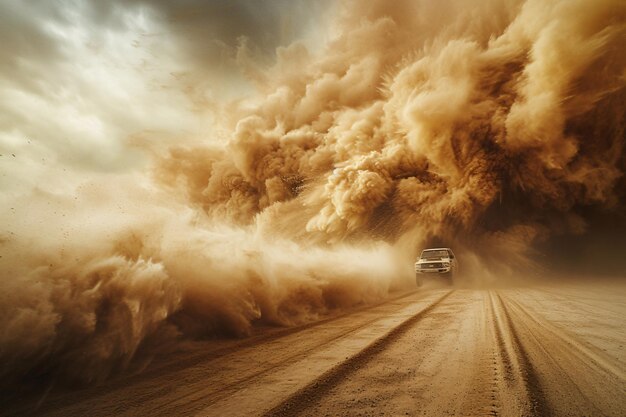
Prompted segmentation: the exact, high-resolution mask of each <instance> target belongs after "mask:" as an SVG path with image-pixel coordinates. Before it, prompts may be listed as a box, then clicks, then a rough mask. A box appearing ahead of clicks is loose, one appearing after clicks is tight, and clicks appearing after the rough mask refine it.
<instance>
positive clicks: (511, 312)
mask: <svg viewBox="0 0 626 417" xmlns="http://www.w3.org/2000/svg"><path fill="white" fill-rule="evenodd" d="M625 317H626V285H625V284H616V283H602V284H594V285H591V284H585V285H583V284H578V285H573V284H569V285H556V284H554V285H544V286H535V287H517V288H500V289H453V288H440V289H430V290H420V291H415V292H410V293H407V294H401V295H398V296H397V297H395V298H393V299H391V300H390V301H388V302H385V303H381V304H379V305H376V306H370V307H367V308H362V309H359V310H356V311H353V312H351V313H350V314H344V315H341V316H337V317H333V318H329V319H326V320H323V321H320V322H318V323H314V324H310V325H306V326H302V327H299V328H293V329H282V330H273V331H266V332H262V333H260V334H258V335H256V336H254V337H252V338H249V339H246V340H238V341H222V342H210V343H200V344H196V345H192V346H191V347H190V348H188V349H186V350H185V351H183V352H179V353H176V354H173V355H171V357H169V358H167V360H165V359H162V360H160V361H158V362H156V363H154V364H153V365H151V367H150V368H148V369H147V370H146V371H145V372H144V373H142V374H140V375H136V376H133V377H125V378H118V379H116V380H113V381H110V382H109V383H107V384H104V385H102V386H99V387H91V388H87V389H82V390H76V391H73V392H56V393H55V392H52V393H50V394H49V395H47V396H46V397H45V398H44V399H43V401H40V402H41V404H40V405H39V406H38V408H36V406H37V402H38V400H36V399H35V400H33V399H31V400H28V401H25V400H19V401H12V402H11V403H10V404H5V405H4V406H3V407H2V411H0V415H50V416H85V415H89V416H112V415H115V416H188V415H189V416H242V415H276V416H288V415H302V416H338V415H341V416H397V415H400V416H403V415H408V416H481V415H485V416H550V415H553V416H624V415H626V349H625V346H626V325H625V320H624V318H625ZM40 400H41V399H40Z"/></svg>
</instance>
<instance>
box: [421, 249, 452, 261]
mask: <svg viewBox="0 0 626 417" xmlns="http://www.w3.org/2000/svg"><path fill="white" fill-rule="evenodd" d="M447 257H448V251H447V250H444V249H441V250H425V251H423V252H422V258H425V259H430V258H447Z"/></svg>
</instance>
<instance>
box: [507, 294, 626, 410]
mask: <svg viewBox="0 0 626 417" xmlns="http://www.w3.org/2000/svg"><path fill="white" fill-rule="evenodd" d="M513 295H514V293H513ZM498 298H500V296H498ZM502 299H503V300H504V301H502V303H503V306H506V308H505V310H504V311H505V314H506V316H507V317H508V319H507V320H508V322H509V324H510V326H511V330H512V335H513V336H514V338H515V339H517V343H518V344H519V346H520V347H521V350H520V352H521V353H522V355H521V358H522V359H523V361H524V362H526V363H528V364H529V367H528V368H527V370H528V371H530V372H529V373H528V374H527V375H528V376H527V378H526V380H527V382H528V387H529V388H531V389H530V393H531V395H533V394H535V395H536V394H540V395H541V396H540V397H535V399H536V400H539V402H538V403H535V404H536V405H539V406H542V408H543V410H542V409H540V408H537V407H535V408H534V411H538V412H540V414H535V415H556V416H561V415H593V416H596V415H598V416H621V415H623V412H624V400H623V398H625V394H626V383H625V379H624V372H623V370H622V369H621V368H620V367H619V364H615V363H613V362H611V360H610V358H608V357H606V356H605V355H603V354H602V353H601V352H599V351H596V350H594V349H592V348H591V347H589V346H587V344H585V343H583V342H580V341H578V340H577V339H576V338H575V337H573V336H570V335H568V334H567V333H566V332H564V331H562V330H560V329H558V328H557V327H555V326H553V325H551V324H550V323H548V322H546V320H544V319H539V318H537V317H536V316H535V315H534V314H533V313H532V312H530V311H529V310H528V309H526V308H525V307H524V306H523V305H522V304H520V303H519V302H517V301H516V300H515V299H514V296H511V295H507V296H503V297H502ZM555 308H558V306H555ZM520 341H521V342H522V343H519V342H520ZM531 398H532V397H531Z"/></svg>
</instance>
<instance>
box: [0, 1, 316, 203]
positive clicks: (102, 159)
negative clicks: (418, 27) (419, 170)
mask: <svg viewBox="0 0 626 417" xmlns="http://www.w3.org/2000/svg"><path fill="white" fill-rule="evenodd" d="M325 4H326V3H324V2H315V3H314V4H313V3H310V2H304V1H295V2H293V1H273V2H266V3H261V2H256V1H209V2H207V1H183V2H175V3H173V2H168V1H130V2H129V1H107V2H100V1H56V0H55V1H35V0H32V1H31V0H28V1H10V0H4V1H2V2H0V16H2V17H0V19H1V23H2V24H1V27H0V32H1V35H2V38H3V39H5V47H3V48H2V51H1V52H0V62H1V64H0V98H1V99H0V106H2V108H1V109H0V112H1V114H2V117H1V119H0V149H1V153H2V157H1V158H2V165H3V172H2V177H1V179H0V181H1V182H0V187H1V188H2V190H3V191H5V192H19V191H20V190H23V187H28V188H30V187H35V186H41V187H43V188H49V189H51V190H54V189H57V188H59V189H64V190H66V189H67V187H73V186H75V184H76V181H77V180H78V181H80V178H84V176H85V175H92V174H98V173H103V172H104V173H108V172H127V171H129V170H133V169H138V168H140V167H141V166H142V154H141V153H140V152H137V151H136V150H134V149H133V146H132V143H133V140H140V138H141V139H145V140H148V141H151V142H153V143H160V142H162V141H174V142H176V141H181V140H190V139H194V138H198V137H203V138H206V137H211V136H214V135H215V133H214V130H215V129H214V128H213V126H212V125H213V124H212V117H214V116H213V115H212V111H211V107H214V106H216V105H217V104H216V103H219V102H220V101H223V100H225V99H229V100H230V99H234V98H241V97H244V96H246V95H248V94H252V93H253V86H252V85H251V83H250V82H249V81H248V80H247V78H246V77H245V76H244V73H243V70H242V68H241V65H240V64H238V63H237V59H238V58H237V55H238V51H242V50H244V49H245V51H246V54H248V55H250V56H253V57H255V58H257V59H258V60H259V61H260V62H263V63H265V64H266V65H270V64H271V62H272V60H273V59H275V58H274V57H275V49H276V48H277V47H278V46H280V45H285V44H289V43H291V42H292V41H293V40H295V39H303V38H306V37H307V36H310V37H312V38H313V37H314V36H316V35H312V34H311V32H312V27H313V25H314V24H315V22H316V21H319V20H321V19H324V18H325V13H327V11H326V9H325V8H324V7H323V6H324V5H325ZM239 53H240V55H241V52H239ZM240 60H241V58H240ZM13 155H15V156H13ZM68 171H70V172H72V173H74V174H75V177H74V178H69V177H71V176H70V175H68V174H67V172H68Z"/></svg>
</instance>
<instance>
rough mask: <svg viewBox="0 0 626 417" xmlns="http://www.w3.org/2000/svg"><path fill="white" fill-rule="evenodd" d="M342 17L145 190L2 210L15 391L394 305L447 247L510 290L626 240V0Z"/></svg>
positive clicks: (397, 8) (138, 176)
mask: <svg viewBox="0 0 626 417" xmlns="http://www.w3.org/2000/svg"><path fill="white" fill-rule="evenodd" d="M153 7H155V9H156V10H157V11H159V13H163V14H167V13H173V12H172V11H171V10H169V9H167V7H168V6H165V5H162V4H155V5H153ZM328 7H329V10H330V11H329V12H328V16H327V18H326V19H320V22H321V23H320V27H316V28H315V30H317V31H319V32H320V33H323V34H324V35H323V36H321V38H323V39H322V40H319V39H318V44H317V45H316V47H315V48H313V47H311V46H310V43H307V42H304V41H299V40H294V41H292V42H290V43H288V44H283V45H279V46H278V47H277V48H276V49H275V50H274V51H273V52H272V55H271V56H272V60H271V62H270V63H268V62H266V61H263V62H258V61H257V60H256V58H257V55H255V51H254V49H253V47H252V46H250V45H249V43H250V42H246V41H241V42H239V43H238V44H237V46H236V49H235V52H234V57H233V60H234V61H235V62H236V64H237V66H238V67H239V69H240V70H241V71H242V73H244V74H245V76H246V79H247V82H248V83H250V85H251V86H252V87H251V89H250V91H249V93H248V94H246V95H245V96H244V97H240V98H236V99H229V100H226V99H224V101H222V102H218V103H217V104H215V103H212V104H211V112H212V115H213V116H212V117H213V119H212V120H213V121H212V123H214V124H215V127H214V131H215V132H219V135H218V134H217V133H216V135H215V137H207V138H201V139H196V140H193V141H184V140H177V141H166V143H165V144H164V143H161V142H158V141H153V142H151V141H150V140H149V134H148V135H147V137H148V139H143V140H141V141H134V142H133V141H129V143H128V144H127V145H126V146H127V147H128V148H131V147H132V148H133V149H134V151H137V149H139V152H140V153H141V154H142V155H148V158H149V160H150V162H149V163H148V164H147V165H146V167H145V169H143V170H141V171H139V172H132V173H124V174H118V173H115V174H106V175H104V174H103V175H100V176H98V177H97V178H94V179H89V180H85V181H83V182H81V183H80V184H79V185H78V186H76V187H74V188H73V189H72V190H71V191H66V192H63V193H58V192H49V191H46V188H45V186H40V187H37V188H34V189H32V190H26V189H25V190H21V191H20V193H19V195H15V194H11V198H10V200H7V201H6V202H5V203H3V206H2V209H1V213H0V218H1V219H2V224H3V227H2V232H1V233H2V234H1V235H0V250H1V252H2V258H0V272H1V278H0V296H1V297H2V302H1V303H0V362H1V363H2V365H1V367H0V376H1V377H2V378H3V381H9V382H10V381H15V380H20V379H23V378H29V377H39V376H45V377H49V378H53V379H57V378H58V379H60V380H70V381H76V380H78V381H99V380H102V379H105V378H107V377H108V376H110V375H111V374H112V373H115V372H118V371H120V370H123V369H126V368H127V367H128V366H129V364H130V363H131V362H132V361H133V360H137V358H136V356H137V353H138V352H139V351H141V349H142V348H144V347H145V346H146V345H148V346H149V345H158V344H161V343H174V342H175V341H176V340H180V339H185V338H203V337H213V336H216V335H224V334H226V335H231V336H232V335H234V336H245V335H248V334H249V333H250V332H251V329H252V328H253V327H254V326H255V325H258V324H269V325H282V326H285V325H294V324H299V323H304V322H308V321H311V320H315V319H317V318H319V317H322V316H324V315H326V314H328V313H331V312H333V311H337V310H340V309H344V308H349V307H352V306H356V305H361V304H364V303H372V302H374V301H377V300H382V299H384V298H385V297H387V296H388V295H389V294H390V293H391V292H392V291H394V290H398V289H406V288H409V287H410V286H412V285H414V279H413V261H414V258H415V255H416V254H417V252H418V251H419V249H420V248H422V247H424V246H426V245H429V244H432V243H433V242H437V243H440V244H445V245H446V246H451V247H454V248H455V251H456V252H459V253H461V255H460V256H461V260H462V262H464V275H465V279H466V281H467V282H470V283H476V282H484V281H489V282H493V281H497V280H506V279H507V278H508V277H511V276H514V275H520V274H524V273H528V272H529V271H532V273H533V274H536V273H537V271H541V270H542V269H543V268H546V265H544V264H543V263H542V259H541V258H540V257H539V256H538V255H537V253H538V248H541V247H545V246H549V245H550V242H553V241H554V240H555V239H556V240H558V239H570V238H572V239H576V238H577V237H585V236H587V235H588V234H591V235H593V234H594V227H595V225H596V224H597V222H598V221H599V219H602V218H606V217H609V218H612V219H616V220H615V221H616V222H618V224H617V225H616V229H619V228H623V227H624V226H623V225H624V224H625V222H624V218H623V213H624V212H626V207H625V203H626V195H625V194H624V190H626V187H625V185H626V183H625V182H624V181H625V180H624V176H623V174H624V170H625V168H626V158H624V155H625V153H624V126H625V123H624V109H625V98H626V92H625V89H624V86H625V81H626V79H625V77H626V72H625V68H626V62H625V61H626V56H625V55H624V54H623V53H622V47H623V44H624V37H625V35H626V4H624V2H621V1H618V0H610V1H609V0H602V1H595V2H588V1H565V0H562V1H558V0H553V1H539V0H527V1H486V2H485V1H481V2H467V1H453V0H448V1H444V2H436V4H435V3H434V2H427V1H408V0H407V1H395V2H388V1H368V2H362V1H343V2H341V3H340V4H335V5H332V6H330V5H329V6H328ZM322 23H323V24H322ZM316 39H317V38H316ZM251 41H253V39H252V40H251ZM205 64H206V63H201V62H198V63H197V65H199V66H200V65H205ZM200 70H202V67H200ZM207 70H208V69H207ZM145 105H146V106H149V105H150V103H145ZM144 136H146V134H144ZM207 136H211V134H208V135H207ZM4 157H6V155H5V156H4ZM25 172H26V173H28V170H26V171H25ZM620 216H621V217H620ZM620 230H621V229H620ZM620 242H623V241H620ZM622 248H623V246H622Z"/></svg>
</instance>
